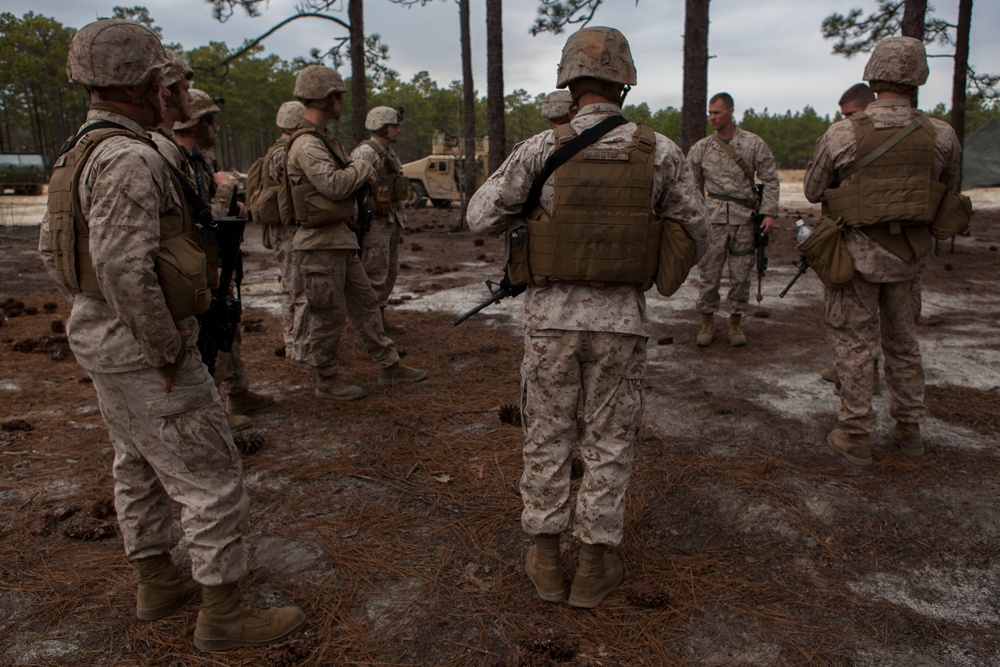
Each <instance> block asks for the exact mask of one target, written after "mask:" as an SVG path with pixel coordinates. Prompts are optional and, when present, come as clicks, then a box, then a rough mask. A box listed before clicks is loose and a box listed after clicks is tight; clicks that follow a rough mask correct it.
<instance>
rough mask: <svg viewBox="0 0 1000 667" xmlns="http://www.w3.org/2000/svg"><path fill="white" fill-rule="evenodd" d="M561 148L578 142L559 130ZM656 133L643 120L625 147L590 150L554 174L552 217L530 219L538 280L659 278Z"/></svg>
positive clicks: (565, 128)
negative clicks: (654, 200)
mask: <svg viewBox="0 0 1000 667" xmlns="http://www.w3.org/2000/svg"><path fill="white" fill-rule="evenodd" d="M555 132H556V142H557V144H559V145H560V146H561V145H563V144H565V143H566V142H568V141H570V140H572V139H573V137H574V136H575V133H574V131H573V129H572V127H570V126H569V125H562V126H559V127H558V128H556V130H555ZM655 146H656V138H655V136H654V135H653V131H652V129H650V128H649V127H647V126H644V125H639V126H638V128H637V130H636V132H635V135H634V136H633V138H632V142H631V144H630V145H629V146H627V147H625V148H606V147H590V148H585V149H584V150H582V151H580V152H579V153H577V154H576V155H574V156H573V157H571V158H570V159H569V160H568V161H567V162H566V164H565V165H563V166H562V167H559V169H557V170H556V172H555V192H554V200H553V206H552V219H551V220H546V219H545V216H541V219H539V217H540V216H537V215H532V216H531V217H530V218H529V220H528V257H529V260H528V261H529V265H530V270H531V274H532V280H533V281H534V282H535V283H536V284H546V283H547V282H548V281H550V280H555V281H562V282H572V283H581V284H590V285H604V284H623V283H624V284H637V285H642V286H643V287H644V288H645V289H648V288H649V287H650V286H651V285H652V281H653V279H654V277H655V276H656V267H657V260H658V256H659V247H660V225H659V224H657V223H656V221H655V220H654V219H653V216H652V213H651V210H650V201H651V199H652V189H653V171H654V168H655V159H654V149H655Z"/></svg>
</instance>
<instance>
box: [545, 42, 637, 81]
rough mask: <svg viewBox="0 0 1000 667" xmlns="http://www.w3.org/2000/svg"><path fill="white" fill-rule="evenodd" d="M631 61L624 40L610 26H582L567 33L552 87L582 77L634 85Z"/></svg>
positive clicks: (633, 66)
mask: <svg viewBox="0 0 1000 667" xmlns="http://www.w3.org/2000/svg"><path fill="white" fill-rule="evenodd" d="M635 74H636V72H635V62H634V61H633V60H632V50H631V49H630V48H629V46H628V40H627V39H625V35H623V34H621V33H620V32H619V31H617V30H615V29H614V28H605V27H597V28H583V29H581V30H578V31H577V32H575V33H573V34H572V35H570V36H569V39H567V40H566V45H565V46H564V47H563V50H562V59H561V60H560V61H559V72H558V75H557V76H556V79H557V80H556V88H565V87H566V86H567V85H568V84H569V83H570V82H571V81H575V80H576V79H582V78H592V79H600V80H602V81H610V82H612V83H620V84H624V85H627V86H634V85H635Z"/></svg>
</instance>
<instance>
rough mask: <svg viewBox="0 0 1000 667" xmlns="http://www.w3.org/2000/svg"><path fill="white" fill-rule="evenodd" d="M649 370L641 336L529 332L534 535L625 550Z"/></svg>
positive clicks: (527, 397)
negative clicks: (573, 486)
mask: <svg viewBox="0 0 1000 667" xmlns="http://www.w3.org/2000/svg"><path fill="white" fill-rule="evenodd" d="M645 366H646V339H645V338H643V337H641V336H632V335H623V334H615V333H610V332H597V331H562V330H557V329H543V330H537V329H528V330H526V331H525V338H524V359H523V361H522V363H521V413H522V417H523V422H524V435H525V437H524V473H523V474H522V475H521V499H522V501H523V502H524V510H523V511H522V513H521V526H522V527H523V528H524V531H525V532H526V533H528V534H529V535H539V534H543V533H563V532H565V531H566V530H568V529H570V528H571V527H572V531H573V535H574V536H575V537H576V538H577V539H579V540H580V541H581V542H584V543H586V544H608V545H617V544H619V543H620V542H621V540H622V533H623V530H624V525H625V490H626V487H627V486H628V480H629V475H630V474H631V471H632V455H633V449H634V445H635V440H636V436H637V435H638V433H639V426H640V424H641V422H642V408H643V385H642V382H643V375H644V373H645ZM581 397H582V399H583V400H582V405H581V400H580V399H581ZM578 413H579V414H578ZM577 441H579V446H580V457H581V458H582V460H583V464H584V473H583V480H582V481H581V483H580V489H579V491H578V492H577V496H576V507H575V511H573V510H572V509H571V503H570V470H571V467H572V466H571V456H572V452H573V446H574V444H575V443H576V442H577Z"/></svg>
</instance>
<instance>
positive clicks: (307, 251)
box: [286, 65, 427, 400]
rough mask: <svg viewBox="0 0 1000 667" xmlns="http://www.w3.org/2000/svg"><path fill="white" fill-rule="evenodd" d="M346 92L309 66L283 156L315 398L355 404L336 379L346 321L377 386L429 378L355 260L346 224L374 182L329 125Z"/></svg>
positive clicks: (357, 390) (336, 78)
mask: <svg viewBox="0 0 1000 667" xmlns="http://www.w3.org/2000/svg"><path fill="white" fill-rule="evenodd" d="M346 90H347V88H346V87H345V86H344V81H343V79H342V78H341V77H340V75H339V74H337V72H336V71H334V70H332V69H330V68H329V67H324V66H322V65H310V66H308V67H305V68H303V69H302V71H301V72H299V74H298V77H297V78H296V80H295V97H296V98H298V99H299V101H301V102H302V104H304V105H305V108H306V109H305V116H304V118H303V121H302V124H301V127H300V129H299V130H298V131H297V132H296V133H295V135H293V137H292V139H291V142H290V144H289V147H288V152H287V158H286V180H287V183H288V186H289V187H288V191H290V193H291V198H292V203H293V208H294V216H295V220H296V223H297V224H298V228H297V229H296V231H295V238H294V239H293V242H292V244H293V247H294V249H295V257H296V262H298V264H299V267H300V269H301V272H302V276H303V279H304V280H305V292H306V299H307V300H308V301H309V327H310V331H309V349H310V352H311V353H312V362H313V364H314V366H315V368H316V373H317V375H318V382H317V384H316V395H317V396H319V397H320V398H333V399H337V400H354V399H357V398H361V397H362V396H364V395H365V391H364V389H362V388H361V387H359V386H357V385H351V384H348V383H347V382H345V381H344V380H343V379H341V378H340V377H339V375H338V371H339V362H338V358H337V357H338V351H339V348H340V336H341V334H342V333H343V330H344V319H345V317H350V318H351V325H352V326H353V327H354V331H355V333H356V334H357V335H358V338H359V339H360V341H361V344H362V345H363V346H364V348H365V351H366V352H367V353H368V355H369V356H370V357H371V358H372V359H373V360H374V361H375V362H376V363H377V364H378V365H379V367H380V368H381V371H380V373H379V384H394V383H397V382H420V381H421V380H424V379H426V377H427V374H426V373H425V372H424V371H422V370H419V369H415V368H409V367H408V366H406V365H405V364H403V363H402V362H400V361H399V353H398V352H397V351H396V344H395V343H394V342H393V341H392V340H391V339H389V337H388V336H386V335H385V332H384V331H383V329H382V317H381V313H380V312H379V307H378V298H377V297H376V296H375V291H374V290H373V289H372V287H371V284H370V283H369V282H368V276H367V275H365V270H364V267H363V266H362V265H361V260H360V259H359V258H358V255H357V250H358V242H357V237H356V236H355V234H354V232H353V231H351V230H350V228H349V227H348V222H349V221H350V220H352V219H353V218H354V217H355V216H356V213H357V211H356V206H355V204H354V201H355V199H354V198H355V193H357V191H358V190H360V189H361V188H363V187H364V186H365V185H366V184H369V183H372V182H373V181H374V171H373V170H372V168H371V166H370V165H369V164H367V163H365V162H360V161H355V162H350V161H349V160H348V159H347V155H346V154H345V152H344V149H343V147H342V146H341V145H340V141H339V140H338V139H337V138H336V137H334V136H332V135H330V134H329V133H328V132H327V131H326V124H327V122H328V121H330V120H332V119H336V118H339V117H340V113H341V110H342V109H343V105H344V100H343V94H344V92H345V91H346Z"/></svg>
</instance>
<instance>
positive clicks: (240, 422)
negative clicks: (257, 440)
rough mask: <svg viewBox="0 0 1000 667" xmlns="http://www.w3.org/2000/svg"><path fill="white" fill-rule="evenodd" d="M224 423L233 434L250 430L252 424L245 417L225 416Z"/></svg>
mask: <svg viewBox="0 0 1000 667" xmlns="http://www.w3.org/2000/svg"><path fill="white" fill-rule="evenodd" d="M226 423H228V424H229V430H230V431H232V432H233V433H235V432H236V431H242V430H243V429H245V428H250V424H251V423H252V422H251V421H250V418H249V417H247V416H246V415H226Z"/></svg>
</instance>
